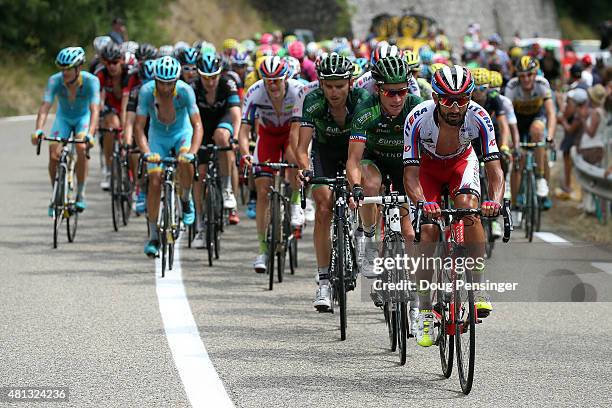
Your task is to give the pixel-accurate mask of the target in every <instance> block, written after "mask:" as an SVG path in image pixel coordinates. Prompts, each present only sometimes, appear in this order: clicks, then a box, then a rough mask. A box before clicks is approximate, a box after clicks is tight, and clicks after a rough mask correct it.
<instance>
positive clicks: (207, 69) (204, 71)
mask: <svg viewBox="0 0 612 408" xmlns="http://www.w3.org/2000/svg"><path fill="white" fill-rule="evenodd" d="M197 66H198V72H199V73H200V75H206V76H212V75H217V74H220V73H221V69H222V67H221V59H220V58H219V56H218V55H217V54H214V53H212V52H206V53H204V54H202V55H200V58H198V63H197Z"/></svg>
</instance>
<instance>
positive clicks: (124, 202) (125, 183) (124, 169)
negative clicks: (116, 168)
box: [120, 159, 132, 226]
mask: <svg viewBox="0 0 612 408" xmlns="http://www.w3.org/2000/svg"><path fill="white" fill-rule="evenodd" d="M120 168H121V178H120V180H121V189H120V191H121V220H122V221H123V225H124V226H127V225H128V222H129V221H130V215H131V214H132V180H131V178H130V171H129V169H128V163H127V160H126V159H123V160H122V161H121V166H120Z"/></svg>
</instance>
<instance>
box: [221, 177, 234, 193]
mask: <svg viewBox="0 0 612 408" xmlns="http://www.w3.org/2000/svg"><path fill="white" fill-rule="evenodd" d="M221 182H222V183H223V189H224V190H229V191H231V190H232V176H222V177H221Z"/></svg>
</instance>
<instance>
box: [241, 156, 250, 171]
mask: <svg viewBox="0 0 612 408" xmlns="http://www.w3.org/2000/svg"><path fill="white" fill-rule="evenodd" d="M251 163H253V156H251V155H250V154H245V155H244V156H242V157H241V158H240V168H241V169H243V168H244V167H245V166H250V165H251Z"/></svg>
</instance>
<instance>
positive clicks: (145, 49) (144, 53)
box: [136, 43, 157, 61]
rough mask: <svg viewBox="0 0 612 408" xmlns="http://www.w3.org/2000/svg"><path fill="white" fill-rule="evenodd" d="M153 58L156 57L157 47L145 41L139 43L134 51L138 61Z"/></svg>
mask: <svg viewBox="0 0 612 408" xmlns="http://www.w3.org/2000/svg"><path fill="white" fill-rule="evenodd" d="M155 58H157V48H155V47H154V46H153V45H151V44H147V43H142V44H140V46H139V47H138V50H137V51H136V59H137V60H138V61H145V60H149V59H155Z"/></svg>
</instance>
